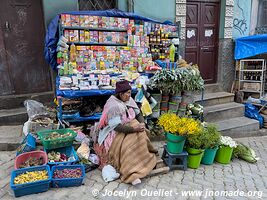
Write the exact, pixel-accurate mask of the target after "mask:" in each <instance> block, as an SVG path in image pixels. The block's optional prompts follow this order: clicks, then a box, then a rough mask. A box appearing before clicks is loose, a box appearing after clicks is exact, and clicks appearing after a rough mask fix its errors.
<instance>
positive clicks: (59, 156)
mask: <svg viewBox="0 0 267 200" xmlns="http://www.w3.org/2000/svg"><path fill="white" fill-rule="evenodd" d="M47 157H48V160H49V162H66V161H68V156H67V155H66V154H64V153H60V152H55V151H51V152H49V153H48V154H47Z"/></svg>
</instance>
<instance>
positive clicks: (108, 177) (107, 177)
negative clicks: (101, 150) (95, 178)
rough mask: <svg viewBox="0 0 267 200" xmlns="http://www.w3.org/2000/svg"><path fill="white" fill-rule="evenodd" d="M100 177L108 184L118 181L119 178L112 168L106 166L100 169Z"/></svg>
mask: <svg viewBox="0 0 267 200" xmlns="http://www.w3.org/2000/svg"><path fill="white" fill-rule="evenodd" d="M102 177H103V179H104V181H105V182H110V181H114V180H116V179H118V178H119V177H120V174H119V173H117V172H116V170H115V169H114V167H112V166H111V165H106V166H105V167H103V169H102Z"/></svg>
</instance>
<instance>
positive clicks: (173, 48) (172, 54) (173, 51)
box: [170, 43, 175, 62]
mask: <svg viewBox="0 0 267 200" xmlns="http://www.w3.org/2000/svg"><path fill="white" fill-rule="evenodd" d="M174 58H175V46H174V44H173V43H172V44H171V46H170V61H171V62H174Z"/></svg>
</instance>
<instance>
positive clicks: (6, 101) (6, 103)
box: [0, 91, 54, 110]
mask: <svg viewBox="0 0 267 200" xmlns="http://www.w3.org/2000/svg"><path fill="white" fill-rule="evenodd" d="M53 98H54V92H53V91H50V92H42V93H31V94H20V95H6V96H0V110H1V109H13V108H20V107H23V106H24V104H23V102H24V101H25V100H27V99H32V100H36V101H39V102H41V103H49V102H53Z"/></svg>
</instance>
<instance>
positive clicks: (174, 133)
mask: <svg viewBox="0 0 267 200" xmlns="http://www.w3.org/2000/svg"><path fill="white" fill-rule="evenodd" d="M158 125H160V126H162V127H163V129H164V131H165V137H166V140H167V150H168V151H169V152H170V153H174V154H179V153H181V152H182V151H183V148H184V144H185V140H186V137H185V136H186V135H191V134H194V133H196V132H198V131H199V130H200V128H199V122H197V121H195V120H194V119H189V118H179V117H178V116H177V115H176V114H174V113H164V114H162V115H161V116H160V117H159V120H158Z"/></svg>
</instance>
